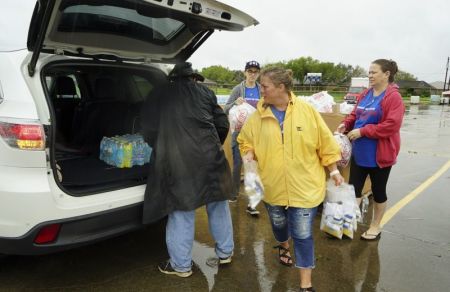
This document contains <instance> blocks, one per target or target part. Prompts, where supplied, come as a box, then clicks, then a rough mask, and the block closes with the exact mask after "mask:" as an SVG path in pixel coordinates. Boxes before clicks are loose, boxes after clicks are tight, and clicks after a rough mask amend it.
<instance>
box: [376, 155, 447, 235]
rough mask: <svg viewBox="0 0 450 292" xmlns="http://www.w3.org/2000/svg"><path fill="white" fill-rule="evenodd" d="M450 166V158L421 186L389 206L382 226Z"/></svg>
mask: <svg viewBox="0 0 450 292" xmlns="http://www.w3.org/2000/svg"><path fill="white" fill-rule="evenodd" d="M449 168H450V160H449V161H447V163H446V164H444V165H443V166H442V167H441V168H440V169H439V170H438V171H436V172H435V173H434V174H433V175H432V176H430V177H429V178H428V179H427V180H426V181H424V182H423V183H422V184H421V185H420V186H418V187H417V188H416V189H415V190H413V191H412V192H410V193H409V194H408V195H406V196H405V197H404V198H403V199H401V200H400V201H398V202H397V203H396V204H395V205H394V206H392V207H391V208H389V210H387V211H386V213H385V214H384V217H383V219H382V220H381V227H383V226H384V224H386V223H388V222H389V221H390V220H391V219H392V217H394V216H395V214H397V213H398V211H400V210H401V209H402V208H403V207H405V206H406V205H407V204H409V202H411V201H412V200H414V199H415V198H416V197H417V196H418V195H419V194H420V193H422V192H423V191H424V190H425V189H426V188H428V187H429V186H430V185H431V184H432V183H433V182H434V181H435V180H437V179H438V178H439V177H440V176H441V175H443V174H444V172H446V171H447V170H448V169H449Z"/></svg>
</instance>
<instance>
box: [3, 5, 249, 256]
mask: <svg viewBox="0 0 450 292" xmlns="http://www.w3.org/2000/svg"><path fill="white" fill-rule="evenodd" d="M9 2H11V1H2V2H1V4H0V18H1V19H2V20H0V23H2V21H4V22H7V24H8V26H4V25H2V36H0V254H23V255H26V254H43V253H48V252H53V251H58V250H63V249H67V248H70V247H75V246H79V245H83V244H87V243H91V242H94V241H96V240H100V239H104V238H108V237H112V236H116V235H118V234H122V233H124V232H127V231H130V230H134V229H137V228H140V227H142V223H141V217H142V202H143V197H144V190H145V186H146V180H147V173H148V164H146V165H143V166H134V167H132V168H117V167H112V166H109V165H107V164H106V163H104V162H103V161H101V160H100V159H99V144H100V141H101V139H102V137H104V136H106V137H111V136H114V135H123V134H133V133H137V132H139V112H140V107H141V105H142V104H143V102H144V101H145V99H146V97H147V96H148V95H149V93H150V92H151V91H152V90H153V89H154V88H156V87H158V86H160V85H161V84H162V83H164V82H166V76H167V72H166V71H165V70H164V68H165V66H164V65H161V64H174V63H176V62H180V61H184V60H186V59H187V58H189V57H190V56H191V54H192V53H193V52H194V51H195V50H196V49H197V48H198V47H199V46H200V45H201V44H202V43H203V42H204V41H205V40H206V39H207V38H208V37H209V36H210V35H211V34H212V33H213V32H214V30H233V31H239V30H242V29H243V28H245V27H247V26H250V25H256V24H257V21H256V20H255V19H253V18H252V17H250V16H249V15H247V14H245V13H243V12H241V11H238V10H236V9H234V8H232V7H230V6H228V5H225V4H223V3H220V2H217V1H214V0H198V1H189V0H187V1H184V0H176V1H173V0H76V1H75V0H40V1H38V2H35V1H29V0H28V1H27V0H20V1H14V3H13V4H12V3H11V4H10V3H9ZM33 7H34V11H33ZM31 16H32V18H31ZM30 18H31V24H30V25H29V28H28V25H25V24H28V23H29V22H30ZM16 24H17V26H16ZM5 30H6V32H5ZM8 30H10V32H9V33H8ZM27 33H28V34H27ZM27 35H28V36H27ZM27 37H28V40H27ZM158 64H159V65H158ZM150 163H151V162H150Z"/></svg>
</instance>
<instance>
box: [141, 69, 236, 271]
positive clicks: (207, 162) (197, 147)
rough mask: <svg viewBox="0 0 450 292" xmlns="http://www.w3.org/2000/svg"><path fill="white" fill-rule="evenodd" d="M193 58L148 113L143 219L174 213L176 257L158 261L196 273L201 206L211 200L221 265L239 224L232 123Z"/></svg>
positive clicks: (169, 237)
mask: <svg viewBox="0 0 450 292" xmlns="http://www.w3.org/2000/svg"><path fill="white" fill-rule="evenodd" d="M202 78H203V77H202V76H201V75H199V74H198V73H195V72H194V71H193V69H192V65H191V64H190V63H188V62H184V63H180V64H177V65H176V66H175V68H174V69H173V70H172V72H171V73H170V74H169V82H168V83H167V84H166V85H164V86H162V87H161V88H158V89H155V90H154V92H153V94H152V95H151V96H150V97H149V98H148V99H147V101H146V104H145V106H144V109H143V112H142V129H143V134H144V137H145V139H146V141H147V142H148V143H149V144H150V146H151V147H153V156H152V163H151V166H150V173H149V177H148V183H147V188H146V190H145V200H144V213H143V222H144V223H145V224H147V223H150V222H153V221H156V220H158V219H161V218H162V217H164V216H166V215H168V221H167V225H166V243H167V249H168V252H169V256H170V259H169V260H167V261H166V262H163V263H161V264H159V265H158V268H159V270H160V271H161V272H162V273H165V274H173V275H177V276H180V277H188V276H190V275H191V274H192V269H191V267H192V245H193V241H194V233H195V230H194V227H195V210H196V209H197V208H198V207H201V206H204V205H206V210H207V213H208V220H209V226H210V231H211V233H212V236H213V238H214V240H215V242H216V248H215V250H216V254H217V257H218V259H217V261H218V263H219V264H228V263H231V256H232V254H233V249H234V242H233V227H232V222H231V216H230V210H229V206H228V199H230V198H231V194H232V184H231V172H230V167H229V165H228V162H227V160H226V158H225V154H224V151H223V148H222V144H223V142H224V141H225V138H226V136H227V134H228V128H229V123H228V119H227V116H226V115H225V113H224V112H223V110H222V108H221V107H220V106H219V105H218V104H217V97H216V96H215V94H214V93H213V92H212V91H211V90H210V89H208V88H207V87H206V86H204V85H202V84H199V83H197V82H196V80H201V79H202Z"/></svg>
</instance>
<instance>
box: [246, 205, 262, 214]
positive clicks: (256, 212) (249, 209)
mask: <svg viewBox="0 0 450 292" xmlns="http://www.w3.org/2000/svg"><path fill="white" fill-rule="evenodd" d="M246 211H247V213H249V214H250V215H252V216H258V215H259V211H258V210H256V209H255V208H252V207H250V206H248V207H247V210H246Z"/></svg>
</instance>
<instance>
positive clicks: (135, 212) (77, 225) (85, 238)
mask: <svg viewBox="0 0 450 292" xmlns="http://www.w3.org/2000/svg"><path fill="white" fill-rule="evenodd" d="M55 223H60V224H61V229H60V231H59V235H58V237H57V239H56V241H55V242H52V243H49V244H35V243H34V239H35V238H36V235H37V234H38V232H39V230H40V229H41V228H42V227H44V226H46V225H49V224H55ZM143 226H144V225H143V224H142V203H139V204H135V205H130V206H126V207H122V208H118V209H113V210H108V211H104V212H100V213H95V214H89V215H86V216H80V217H75V218H69V219H67V218H66V219H63V220H56V221H49V222H43V223H41V224H39V225H37V226H35V227H34V228H33V229H31V230H30V231H29V232H28V233H27V234H25V235H24V236H21V237H16V238H5V237H0V254H8V255H40V254H47V253H53V252H58V251H62V250H67V249H70V248H75V247H79V246H82V245H86V244H90V243H93V242H96V241H99V240H103V239H106V238H110V237H114V236H117V235H120V234H123V233H126V232H129V231H132V230H136V229H139V228H142V227H143Z"/></svg>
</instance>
